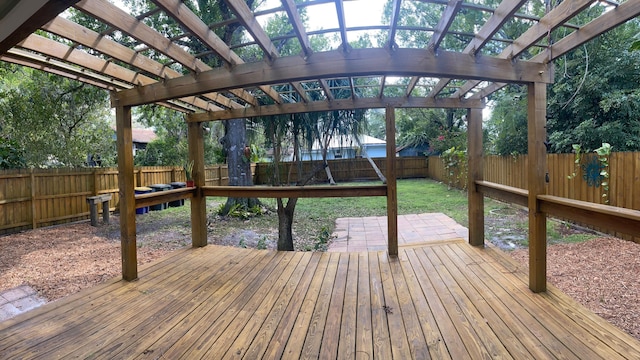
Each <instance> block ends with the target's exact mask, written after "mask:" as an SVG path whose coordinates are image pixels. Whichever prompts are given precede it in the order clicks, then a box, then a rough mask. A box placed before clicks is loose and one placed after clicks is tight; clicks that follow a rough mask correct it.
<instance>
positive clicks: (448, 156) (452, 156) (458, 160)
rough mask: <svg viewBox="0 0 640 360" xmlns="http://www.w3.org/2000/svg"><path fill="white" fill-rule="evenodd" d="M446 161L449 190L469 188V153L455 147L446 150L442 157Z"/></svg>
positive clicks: (445, 167)
mask: <svg viewBox="0 0 640 360" xmlns="http://www.w3.org/2000/svg"><path fill="white" fill-rule="evenodd" d="M440 157H441V158H442V160H443V161H444V169H445V178H446V180H447V185H448V187H449V189H451V188H452V187H457V186H456V185H458V186H461V187H462V189H466V188H467V153H466V151H463V150H458V149H457V148H456V147H455V146H453V147H451V148H449V149H447V150H445V151H444V152H443V153H442V155H440Z"/></svg>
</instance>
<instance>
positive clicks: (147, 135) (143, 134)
mask: <svg viewBox="0 0 640 360" xmlns="http://www.w3.org/2000/svg"><path fill="white" fill-rule="evenodd" d="M131 133H132V138H133V142H136V143H141V144H148V143H150V142H152V141H153V140H155V139H157V138H158V135H156V133H155V132H154V131H153V130H152V129H131Z"/></svg>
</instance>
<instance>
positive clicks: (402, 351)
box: [378, 252, 411, 359]
mask: <svg viewBox="0 0 640 360" xmlns="http://www.w3.org/2000/svg"><path fill="white" fill-rule="evenodd" d="M393 261H399V260H398V257H391V259H390V256H388V255H387V254H385V253H384V252H379V253H378V263H379V266H380V276H381V278H382V288H383V290H384V307H383V310H384V314H385V316H386V320H387V321H386V322H387V326H388V327H389V340H390V341H391V355H392V356H393V357H394V358H396V359H410V358H411V350H410V349H409V342H408V339H407V332H406V329H405V327H404V321H403V318H402V310H401V308H400V300H399V299H398V292H397V290H396V287H395V283H394V281H393V275H392V273H391V266H390V265H389V263H390V262H393Z"/></svg>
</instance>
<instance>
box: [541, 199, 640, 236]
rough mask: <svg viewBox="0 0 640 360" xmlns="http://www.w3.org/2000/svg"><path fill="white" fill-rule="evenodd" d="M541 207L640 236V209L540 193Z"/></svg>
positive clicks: (568, 217) (551, 213)
mask: <svg viewBox="0 0 640 360" xmlns="http://www.w3.org/2000/svg"><path fill="white" fill-rule="evenodd" d="M538 200H539V201H540V209H541V210H542V211H544V212H545V213H548V214H550V215H554V216H557V217H560V218H564V219H571V220H574V221H578V222H580V223H588V224H590V225H592V226H600V227H602V228H605V229H609V230H613V231H619V232H621V233H624V234H628V235H632V236H640V211H639V210H631V209H623V208H619V207H614V206H608V205H600V204H592V203H589V202H586V201H579V200H571V199H564V198H560V197H557V196H551V195H539V196H538Z"/></svg>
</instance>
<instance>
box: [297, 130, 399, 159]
mask: <svg viewBox="0 0 640 360" xmlns="http://www.w3.org/2000/svg"><path fill="white" fill-rule="evenodd" d="M359 138H360V144H358V142H357V141H356V140H355V139H354V138H353V137H352V136H350V135H345V136H339V137H336V138H333V139H331V142H330V143H329V148H328V149H327V160H333V159H352V158H355V157H357V156H362V155H363V154H364V152H366V153H367V154H368V155H369V157H372V158H383V157H386V156H387V143H386V141H384V140H380V139H376V138H374V137H372V136H369V135H360V136H359ZM360 145H362V149H361V148H360ZM301 156H302V160H322V149H321V148H320V144H319V143H318V142H317V141H316V142H315V143H314V144H313V148H312V149H311V152H309V151H308V150H306V149H303V150H302V154H301Z"/></svg>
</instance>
